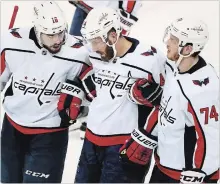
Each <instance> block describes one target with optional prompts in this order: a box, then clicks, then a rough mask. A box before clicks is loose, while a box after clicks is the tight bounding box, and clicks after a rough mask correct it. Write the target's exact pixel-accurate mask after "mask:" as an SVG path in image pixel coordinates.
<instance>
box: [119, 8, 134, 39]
mask: <svg viewBox="0 0 220 184" xmlns="http://www.w3.org/2000/svg"><path fill="white" fill-rule="evenodd" d="M118 14H119V17H120V22H121V27H122V29H123V30H122V34H123V35H125V36H126V35H128V34H129V32H130V30H131V27H132V26H133V25H134V24H135V23H136V22H137V21H138V18H137V17H135V16H134V15H132V14H130V13H128V12H126V11H124V10H122V9H118Z"/></svg>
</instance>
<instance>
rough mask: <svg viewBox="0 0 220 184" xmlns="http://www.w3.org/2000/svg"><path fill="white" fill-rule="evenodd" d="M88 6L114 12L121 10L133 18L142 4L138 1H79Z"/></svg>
mask: <svg viewBox="0 0 220 184" xmlns="http://www.w3.org/2000/svg"><path fill="white" fill-rule="evenodd" d="M81 2H83V3H85V4H86V5H88V6H89V7H91V8H97V7H110V8H113V9H115V10H117V9H119V8H120V9H123V10H125V11H126V12H128V13H131V14H132V15H134V16H137V12H138V10H139V9H140V7H141V6H142V2H141V1H140V0H136V1H130V0H128V1H127V0H125V1H89V0H83V1H81Z"/></svg>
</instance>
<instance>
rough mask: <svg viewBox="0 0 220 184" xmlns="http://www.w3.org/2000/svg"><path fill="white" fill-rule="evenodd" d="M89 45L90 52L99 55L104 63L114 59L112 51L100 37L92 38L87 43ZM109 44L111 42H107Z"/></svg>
mask: <svg viewBox="0 0 220 184" xmlns="http://www.w3.org/2000/svg"><path fill="white" fill-rule="evenodd" d="M88 42H89V43H90V45H91V48H92V51H93V52H96V53H98V54H100V56H101V59H102V60H103V61H105V62H109V60H110V59H112V58H113V57H114V51H113V49H112V47H109V46H108V45H107V44H106V43H105V42H103V40H102V39H101V37H98V38H94V39H91V40H89V41H88ZM109 42H110V44H111V41H109Z"/></svg>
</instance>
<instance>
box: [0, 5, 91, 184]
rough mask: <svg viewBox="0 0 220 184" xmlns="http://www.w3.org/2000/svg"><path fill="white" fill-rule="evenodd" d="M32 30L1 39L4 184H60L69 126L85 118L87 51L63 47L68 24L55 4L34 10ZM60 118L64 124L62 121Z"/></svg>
mask: <svg viewBox="0 0 220 184" xmlns="http://www.w3.org/2000/svg"><path fill="white" fill-rule="evenodd" d="M34 13H35V20H34V27H32V28H27V29H26V28H14V29H11V30H9V31H8V32H7V34H5V35H4V36H2V37H1V66H2V68H1V76H0V82H1V86H2V87H3V86H4V84H5V83H7V82H8V80H9V78H10V76H11V80H10V84H9V85H8V88H7V89H6V91H5V97H4V100H3V107H4V110H5V116H4V120H3V125H2V131H1V182H2V183H20V182H24V183H60V182H61V179H62V174H63V168H64V161H65V157H66V151H67V145H68V126H70V125H71V124H72V123H74V122H75V119H76V118H77V117H78V115H79V113H80V110H81V108H80V105H81V101H82V98H83V96H84V93H83V91H82V90H81V89H80V88H79V87H77V86H75V83H74V79H75V78H77V77H78V76H79V75H80V73H81V72H83V71H84V69H86V68H87V67H88V66H87V65H88V64H87V63H86V62H85V61H86V58H87V57H88V55H87V53H88V52H87V49H85V48H83V47H79V44H78V43H77V42H76V41H75V44H74V46H73V47H74V48H71V47H69V46H67V45H64V43H65V41H67V38H68V37H67V36H68V35H67V23H66V21H65V19H64V16H63V13H62V11H61V9H60V8H59V6H58V5H57V4H56V3H55V2H53V1H45V2H40V3H38V4H36V6H34ZM59 115H60V116H61V118H60V116H59Z"/></svg>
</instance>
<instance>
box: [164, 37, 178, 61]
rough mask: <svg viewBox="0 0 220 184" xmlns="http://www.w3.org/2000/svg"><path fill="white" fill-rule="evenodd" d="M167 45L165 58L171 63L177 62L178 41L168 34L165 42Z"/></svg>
mask: <svg viewBox="0 0 220 184" xmlns="http://www.w3.org/2000/svg"><path fill="white" fill-rule="evenodd" d="M166 45H167V58H168V59H170V60H172V61H177V60H178V58H179V53H178V48H179V39H178V38H177V37H175V36H173V35H172V34H170V36H169V39H168V40H167V41H166Z"/></svg>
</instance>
